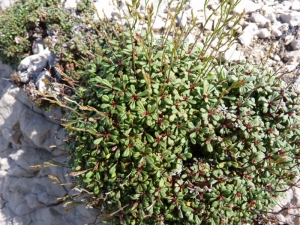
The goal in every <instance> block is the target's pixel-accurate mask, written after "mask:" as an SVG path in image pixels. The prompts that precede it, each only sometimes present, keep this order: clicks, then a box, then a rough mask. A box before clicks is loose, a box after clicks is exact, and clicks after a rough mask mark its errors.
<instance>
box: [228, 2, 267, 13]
mask: <svg viewBox="0 0 300 225" xmlns="http://www.w3.org/2000/svg"><path fill="white" fill-rule="evenodd" d="M259 9H261V6H260V5H259V4H256V3H254V2H252V1H250V0H241V1H240V2H239V4H238V5H237V6H236V7H235V8H234V9H233V12H234V13H237V14H242V13H243V11H244V10H245V11H246V13H250V12H255V11H257V10H259Z"/></svg>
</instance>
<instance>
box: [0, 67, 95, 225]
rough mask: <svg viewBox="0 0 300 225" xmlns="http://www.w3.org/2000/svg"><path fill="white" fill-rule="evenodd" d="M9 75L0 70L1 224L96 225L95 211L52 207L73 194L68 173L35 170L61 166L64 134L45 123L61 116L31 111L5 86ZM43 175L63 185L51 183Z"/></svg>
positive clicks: (65, 170) (21, 94) (28, 103)
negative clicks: (54, 177)
mask: <svg viewBox="0 0 300 225" xmlns="http://www.w3.org/2000/svg"><path fill="white" fill-rule="evenodd" d="M13 72H14V71H12V69H11V68H10V67H9V66H6V65H3V64H0V224H3V225H4V224H5V225H9V224H14V225H19V224H20V225H21V224H24V225H29V224H30V225H34V224H35V225H60V224H65V225H67V224H70V225H74V224H78V225H83V224H86V223H92V222H94V221H96V219H97V216H98V215H97V214H98V213H99V212H98V211H96V210H92V209H87V208H85V207H84V206H80V207H79V208H76V209H74V210H71V211H69V212H68V213H67V212H65V208H64V207H63V204H64V203H61V202H60V203H57V198H61V197H64V196H66V195H67V194H69V193H70V192H72V194H74V190H72V188H73V187H74V184H72V180H71V178H70V176H66V175H68V173H69V172H70V169H69V168H66V167H57V166H56V167H46V168H39V167H34V166H37V165H44V162H59V163H62V164H64V163H66V160H67V156H66V155H65V154H64V152H63V142H62V140H63V137H64V131H63V129H62V127H61V125H60V124H59V123H58V122H57V121H54V120H51V119H50V117H49V116H51V115H52V116H54V115H55V116H56V117H58V118H60V117H62V116H63V112H62V111H61V110H60V109H54V110H52V111H50V112H43V111H42V110H41V109H39V108H38V107H37V106H35V105H34V104H33V103H32V102H31V101H30V100H28V98H27V96H26V94H25V92H24V91H23V90H22V89H20V88H19V87H17V86H16V85H15V84H13V83H12V82H11V81H10V74H11V73H13ZM53 146H57V147H53ZM48 175H53V176H56V177H57V178H58V179H59V181H60V182H61V183H64V184H66V185H64V186H61V185H58V184H55V183H53V180H51V179H50V178H49V177H48Z"/></svg>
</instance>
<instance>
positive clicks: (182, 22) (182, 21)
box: [176, 13, 187, 29]
mask: <svg viewBox="0 0 300 225" xmlns="http://www.w3.org/2000/svg"><path fill="white" fill-rule="evenodd" d="M176 21H177V25H178V26H179V27H180V28H181V29H183V28H185V26H187V16H186V14H185V13H184V14H180V15H178V16H177V17H176Z"/></svg>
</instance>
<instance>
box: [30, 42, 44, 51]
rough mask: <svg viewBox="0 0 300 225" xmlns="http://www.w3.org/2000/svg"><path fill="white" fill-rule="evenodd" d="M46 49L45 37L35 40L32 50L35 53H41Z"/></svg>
mask: <svg viewBox="0 0 300 225" xmlns="http://www.w3.org/2000/svg"><path fill="white" fill-rule="evenodd" d="M43 51H44V39H39V40H36V41H34V42H33V44H32V52H33V54H39V53H41V52H43Z"/></svg>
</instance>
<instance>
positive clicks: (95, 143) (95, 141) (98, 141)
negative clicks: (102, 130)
mask: <svg viewBox="0 0 300 225" xmlns="http://www.w3.org/2000/svg"><path fill="white" fill-rule="evenodd" d="M102 140H103V138H98V139H96V140H94V145H98V144H100V143H101V141H102Z"/></svg>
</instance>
